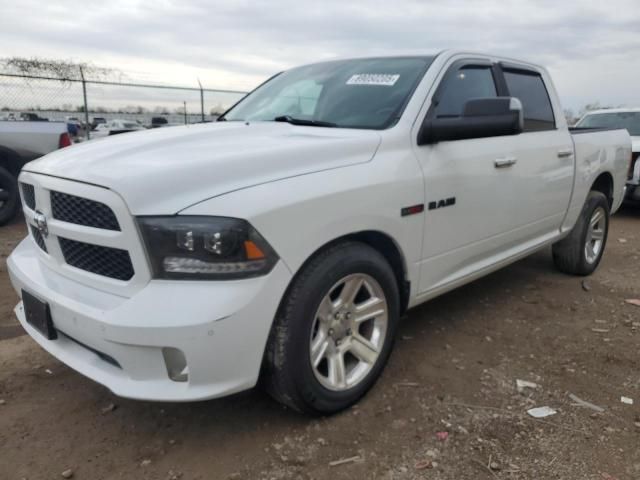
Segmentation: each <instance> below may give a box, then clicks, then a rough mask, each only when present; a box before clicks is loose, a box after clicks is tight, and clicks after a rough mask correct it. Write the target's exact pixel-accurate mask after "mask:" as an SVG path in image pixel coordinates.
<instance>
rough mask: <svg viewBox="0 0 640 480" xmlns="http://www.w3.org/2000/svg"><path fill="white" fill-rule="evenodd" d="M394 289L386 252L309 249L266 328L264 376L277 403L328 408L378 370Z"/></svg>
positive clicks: (390, 328) (317, 410) (394, 310)
mask: <svg viewBox="0 0 640 480" xmlns="http://www.w3.org/2000/svg"><path fill="white" fill-rule="evenodd" d="M399 313H400V295H399V291H398V285H397V282H396V278H395V275H394V273H393V270H392V269H391V267H390V265H389V264H388V262H387V261H386V260H385V258H384V257H383V256H382V255H381V254H380V253H379V252H378V251H377V250H375V249H373V248H371V247H370V246H368V245H366V244H363V243H359V242H345V243H341V244H337V245H334V246H332V247H330V248H328V249H327V250H325V251H323V252H321V253H319V254H318V255H316V256H315V257H314V258H313V259H312V260H311V261H310V262H309V263H308V264H307V265H305V266H304V267H303V269H302V270H301V271H300V273H299V274H298V275H297V276H296V278H295V279H294V280H293V282H292V284H291V286H290V288H289V290H288V292H287V294H286V296H285V298H284V299H283V301H282V304H281V306H280V309H279V311H278V314H277V316H276V319H275V322H274V325H273V328H272V330H271V334H270V338H269V343H268V345H267V351H266V354H265V376H264V381H265V384H266V387H267V391H268V392H269V393H270V395H271V396H272V397H274V398H275V399H276V400H278V401H279V402H281V403H283V404H285V405H287V406H289V407H291V408H293V409H295V410H298V411H301V412H304V413H310V414H316V415H317V414H330V413H335V412H338V411H340V410H343V409H345V408H347V407H349V406H350V405H352V404H354V403H355V402H357V401H358V400H359V399H360V398H361V397H362V396H363V395H364V394H365V393H366V392H367V391H368V390H369V389H370V388H371V387H372V386H373V384H374V383H375V381H376V380H377V378H378V377H379V376H380V374H381V372H382V370H383V368H384V366H385V364H386V362H387V359H388V357H389V354H390V353H391V349H392V346H393V340H394V337H395V333H396V329H397V325H398V319H399Z"/></svg>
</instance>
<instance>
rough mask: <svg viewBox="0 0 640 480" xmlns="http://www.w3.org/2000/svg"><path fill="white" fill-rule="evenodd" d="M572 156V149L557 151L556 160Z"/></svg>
mask: <svg viewBox="0 0 640 480" xmlns="http://www.w3.org/2000/svg"><path fill="white" fill-rule="evenodd" d="M572 156H573V148H567V149H564V150H558V158H567V157H572Z"/></svg>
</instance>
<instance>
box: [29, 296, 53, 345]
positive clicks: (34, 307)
mask: <svg viewBox="0 0 640 480" xmlns="http://www.w3.org/2000/svg"><path fill="white" fill-rule="evenodd" d="M22 305H23V306H24V315H25V318H26V320H27V323H28V324H29V325H31V326H32V327H33V328H35V329H36V330H37V331H38V332H40V333H41V334H42V335H44V336H45V338H47V339H48V340H55V339H57V338H58V332H57V331H56V329H55V327H54V326H53V319H52V318H51V310H50V309H49V304H48V303H47V302H43V301H42V300H40V299H39V298H37V297H35V296H34V295H32V294H30V293H29V292H27V291H25V290H22Z"/></svg>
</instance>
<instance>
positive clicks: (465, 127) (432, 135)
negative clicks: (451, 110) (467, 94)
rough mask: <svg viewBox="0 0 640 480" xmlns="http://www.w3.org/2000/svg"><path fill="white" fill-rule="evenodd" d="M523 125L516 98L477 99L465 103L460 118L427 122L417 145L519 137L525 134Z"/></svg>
mask: <svg viewBox="0 0 640 480" xmlns="http://www.w3.org/2000/svg"><path fill="white" fill-rule="evenodd" d="M523 125H524V118H523V115H522V103H520V100H518V99H517V98H515V97H493V98H475V99H472V100H469V101H468V102H467V103H465V105H464V110H463V113H462V116H460V117H444V118H432V119H427V120H425V122H424V123H423V125H422V128H421V129H420V134H419V135H418V145H426V144H431V143H437V142H441V141H445V140H464V139H469V138H485V137H498V136H502V135H517V134H518V133H521V132H522V129H523Z"/></svg>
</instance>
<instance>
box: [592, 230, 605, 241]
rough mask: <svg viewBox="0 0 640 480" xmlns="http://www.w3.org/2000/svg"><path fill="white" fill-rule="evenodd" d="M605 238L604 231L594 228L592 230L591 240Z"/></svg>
mask: <svg viewBox="0 0 640 480" xmlns="http://www.w3.org/2000/svg"><path fill="white" fill-rule="evenodd" d="M603 238H604V231H602V230H594V231H593V232H591V240H602V239H603Z"/></svg>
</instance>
